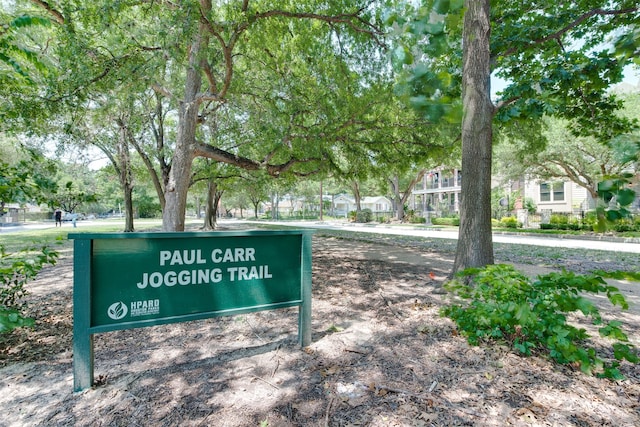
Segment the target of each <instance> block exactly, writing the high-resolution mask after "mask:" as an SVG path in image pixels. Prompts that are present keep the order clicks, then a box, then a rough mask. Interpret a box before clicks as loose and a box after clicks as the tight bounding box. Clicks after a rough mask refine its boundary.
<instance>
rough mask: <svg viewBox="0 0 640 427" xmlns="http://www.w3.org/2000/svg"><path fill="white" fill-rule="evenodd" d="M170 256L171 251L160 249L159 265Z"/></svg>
mask: <svg viewBox="0 0 640 427" xmlns="http://www.w3.org/2000/svg"><path fill="white" fill-rule="evenodd" d="M170 258H171V251H160V265H161V266H162V265H164V263H165V262H167V261H168V260H169V259H170Z"/></svg>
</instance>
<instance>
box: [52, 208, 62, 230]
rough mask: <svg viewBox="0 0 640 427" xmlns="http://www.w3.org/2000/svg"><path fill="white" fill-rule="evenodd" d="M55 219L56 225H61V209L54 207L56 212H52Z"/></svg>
mask: <svg viewBox="0 0 640 427" xmlns="http://www.w3.org/2000/svg"><path fill="white" fill-rule="evenodd" d="M54 217H55V219H56V227H57V226H58V225H60V227H62V211H61V210H60V209H56V213H55V214H54Z"/></svg>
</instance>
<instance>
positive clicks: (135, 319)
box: [69, 231, 312, 390]
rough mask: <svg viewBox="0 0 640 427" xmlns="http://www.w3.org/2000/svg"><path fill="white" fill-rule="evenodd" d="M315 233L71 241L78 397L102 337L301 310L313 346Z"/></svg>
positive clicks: (89, 379)
mask: <svg viewBox="0 0 640 427" xmlns="http://www.w3.org/2000/svg"><path fill="white" fill-rule="evenodd" d="M311 233H312V232H311V231H250V232H210V233H109V234H107V233H104V234H70V235H69V238H70V239H74V240H75V244H74V248H75V249H74V250H75V253H74V298H73V300H74V378H75V380H74V388H75V390H82V389H84V388H87V387H90V386H91V385H92V383H93V341H92V338H93V337H92V335H93V334H95V333H100V332H108V331H114V330H118V329H130V328H136V327H143V326H152V325H159V324H164V323H174V322H182V321H187V320H196V319H204V318H210V317H215V316H225V315H233V314H239V313H246V312H253V311H260V310H270V309H277V308H284V307H291V306H299V307H300V316H299V341H300V344H301V345H303V346H306V345H308V344H309V343H310V340H311V333H310V316H311Z"/></svg>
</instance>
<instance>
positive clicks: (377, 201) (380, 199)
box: [360, 196, 393, 213]
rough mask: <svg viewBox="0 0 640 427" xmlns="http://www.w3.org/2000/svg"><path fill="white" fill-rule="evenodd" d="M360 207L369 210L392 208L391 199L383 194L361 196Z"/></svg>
mask: <svg viewBox="0 0 640 427" xmlns="http://www.w3.org/2000/svg"><path fill="white" fill-rule="evenodd" d="M360 207H361V208H362V209H371V212H373V213H376V212H389V211H391V210H393V208H392V205H391V200H389V199H387V198H386V197H384V196H373V197H363V198H362V199H361V200H360Z"/></svg>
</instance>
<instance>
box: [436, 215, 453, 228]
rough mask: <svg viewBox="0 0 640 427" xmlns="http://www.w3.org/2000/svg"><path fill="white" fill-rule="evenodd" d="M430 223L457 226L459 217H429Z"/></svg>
mask: <svg viewBox="0 0 640 427" xmlns="http://www.w3.org/2000/svg"><path fill="white" fill-rule="evenodd" d="M431 223H432V224H433V225H449V226H455V227H457V226H459V225H460V217H458V216H454V217H450V218H431Z"/></svg>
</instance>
